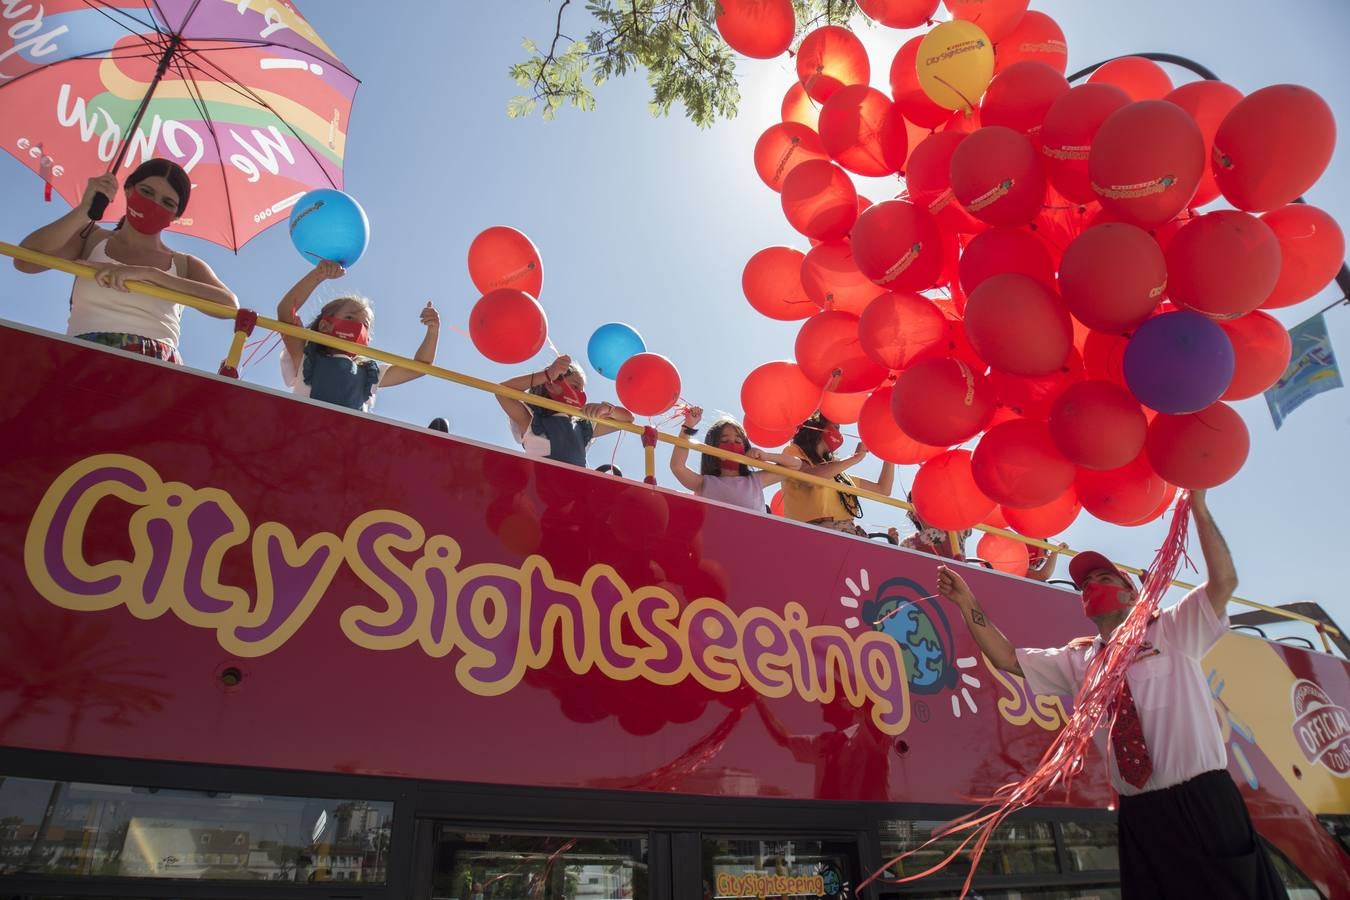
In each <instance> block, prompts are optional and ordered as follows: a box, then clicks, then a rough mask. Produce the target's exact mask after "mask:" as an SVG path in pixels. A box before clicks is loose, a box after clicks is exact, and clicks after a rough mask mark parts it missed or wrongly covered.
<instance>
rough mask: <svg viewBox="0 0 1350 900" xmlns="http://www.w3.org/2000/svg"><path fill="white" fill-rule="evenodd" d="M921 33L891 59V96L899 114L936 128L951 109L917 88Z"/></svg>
mask: <svg viewBox="0 0 1350 900" xmlns="http://www.w3.org/2000/svg"><path fill="white" fill-rule="evenodd" d="M922 40H923V35H921V34H920V35H916V36H914V37H912V38H910V39H909V40H907V41H905V43H904V44H902V45H901V46H900V49H899V50H898V51H896V54H895V58H894V59H893V60H892V61H891V99H892V100H894V101H895V108H896V109H898V110H900V115H902V116H904V117H905V118H906V119H908V120H909V121H910V122H913V123H914V124H915V125H918V126H920V127H921V128H936V127H938V126H939V125H941V124H942V123H943V122H945V121H947V120H948V119H949V118H951V115H952V111H951V110H950V109H947V108H945V107H942V106H938V105H937V104H936V103H934V102H933V101H932V100H931V99H930V98H929V96H928V95H927V94H925V93H924V92H923V88H921V87H919V72H918V62H919V43H920V42H921V41H922Z"/></svg>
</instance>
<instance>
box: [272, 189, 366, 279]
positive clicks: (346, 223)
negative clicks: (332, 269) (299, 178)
mask: <svg viewBox="0 0 1350 900" xmlns="http://www.w3.org/2000/svg"><path fill="white" fill-rule="evenodd" d="M290 226H291V243H293V244H295V249H297V250H299V251H300V255H301V256H303V257H304V258H305V259H307V260H309V261H310V262H311V263H318V262H319V261H321V260H325V259H330V260H332V261H333V262H336V263H340V264H342V266H343V267H345V268H350V267H351V266H353V265H355V264H356V261H357V260H358V259H360V258H361V254H363V253H365V252H366V245H367V244H369V243H370V220H369V219H367V218H366V211H365V210H364V209H362V208H361V204H359V203H357V202H356V200H354V199H353V198H352V196H351V195H350V194H344V193H343V192H342V191H335V190H333V189H331V188H320V189H319V190H317V191H310V192H309V193H308V194H305V196H303V197H301V198H300V199H299V201H297V202H296V204H295V206H294V207H292V209H291V222H290Z"/></svg>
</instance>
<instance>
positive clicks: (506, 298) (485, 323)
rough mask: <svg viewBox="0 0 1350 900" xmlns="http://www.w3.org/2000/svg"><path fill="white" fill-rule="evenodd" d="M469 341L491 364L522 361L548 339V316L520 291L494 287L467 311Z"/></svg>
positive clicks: (528, 296) (531, 298) (537, 302)
mask: <svg viewBox="0 0 1350 900" xmlns="http://www.w3.org/2000/svg"><path fill="white" fill-rule="evenodd" d="M469 339H470V340H472V341H473V345H474V346H475V347H477V348H478V352H479V353H481V354H483V355H484V356H486V357H487V358H488V359H490V360H492V361H493V362H499V363H519V362H524V361H525V360H527V359H529V358H530V357H531V356H534V355H535V354H536V353H538V352H539V348H541V347H543V346H544V341H546V340H547V339H548V317H547V316H545V315H544V308H543V307H542V306H540V305H539V301H538V300H535V299H534V298H533V297H531V296H530V295H529V294H527V293H525V292H524V291H518V290H516V289H515V288H498V289H497V290H495V291H491V292H489V293H487V294H484V295H483V296H482V297H480V298H479V299H478V302H477V303H475V304H474V305H473V309H472V310H471V311H470V312H469Z"/></svg>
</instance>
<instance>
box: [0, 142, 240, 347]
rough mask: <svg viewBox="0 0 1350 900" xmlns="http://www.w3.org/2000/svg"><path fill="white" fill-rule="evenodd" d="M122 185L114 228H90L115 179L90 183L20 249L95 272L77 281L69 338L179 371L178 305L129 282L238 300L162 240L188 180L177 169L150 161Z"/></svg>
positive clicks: (227, 303)
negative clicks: (97, 201) (122, 204)
mask: <svg viewBox="0 0 1350 900" xmlns="http://www.w3.org/2000/svg"><path fill="white" fill-rule="evenodd" d="M122 187H123V190H124V191H125V195H126V203H127V214H126V216H124V217H123V219H122V220H121V221H120V222H118V223H117V226H116V227H115V228H113V229H111V230H109V229H106V228H98V227H92V225H91V222H90V215H89V207H90V205H91V204H92V203H93V202H94V198H95V197H97V196H98V195H99V194H103V195H104V196H108V197H111V196H114V195H115V194H116V192H117V178H116V176H113V175H99V176H97V177H95V178H91V179H89V184H88V186H87V187H86V188H85V191H84V197H83V198H82V199H81V200H80V203H79V204H78V205H77V206H76V207H75V208H74V209H72V210H71V211H70V212H68V213H66V214H65V215H64V216H62V217H61V218H59V219H57V220H56V221H55V222H52V223H51V224H50V225H46V226H43V227H42V228H39V229H38V230H37V231H34V232H33V233H32V234H30V235H28V237H26V238H24V239H23V242H22V245H23V246H24V247H27V248H29V249H31V250H38V251H41V252H42V253H49V254H51V255H52V256H59V257H61V258H62V259H69V260H79V261H83V262H88V263H91V264H92V265H93V266H94V267H95V268H96V269H97V272H96V273H95V275H94V277H93V278H77V279H75V287H74V290H72V291H71V295H70V321H69V324H67V326H66V333H67V334H69V335H73V336H75V337H78V338H81V339H82V340H87V341H93V342H94V343H97V344H103V345H105V346H108V347H116V348H118V349H121V350H126V351H128V352H130V353H139V354H140V355H142V356H151V357H154V358H155V359H162V360H164V361H166V362H172V363H178V364H180V365H181V364H182V359H181V357H180V356H179V355H178V334H179V327H180V323H181V320H182V317H183V307H182V306H180V305H178V304H174V303H167V302H165V301H163V300H156V299H155V298H153V297H147V296H146V295H144V294H137V293H132V292H131V291H129V290H128V289H127V282H129V281H144V282H148V283H150V284H155V285H159V286H160V287H163V288H168V289H169V290H174V291H179V292H181V293H184V294H191V295H193V296H195V297H200V298H202V299H203V300H207V301H210V302H212V303H219V304H220V305H221V306H223V307H226V308H227V309H231V310H234V309H238V308H239V300H238V298H236V297H235V295H234V292H233V291H231V290H230V289H229V288H227V287H226V286H225V285H224V284H223V283H222V282H221V280H220V279H219V278H217V277H216V273H215V272H212V271H211V267H210V266H208V265H207V264H206V263H204V262H202V261H201V260H200V259H198V258H197V257H195V256H190V255H188V254H186V253H175V252H174V251H173V250H171V249H169V248H168V247H167V246H165V244H164V242H163V241H162V240H160V232H162V231H163V230H164V229H165V228H167V227H169V224H170V223H171V222H172V221H173V220H174V219H176V218H178V217H179V216H181V215H182V214H183V213H184V212H185V211H186V210H187V205H188V195H189V194H190V193H191V191H192V182H191V180H190V179H189V178H188V176H187V173H186V172H184V171H183V169H182V167H180V166H179V165H177V164H176V163H173V162H170V161H169V160H167V159H151V160H148V161H147V162H145V163H142V164H141V165H140V166H139V167H137V168H136V170H135V171H134V172H132V173H131V174H130V175H129V176H127V179H126V181H125V182H124V183H123V185H122ZM128 226H129V227H128ZM14 267H15V268H16V269H18V270H19V271H20V272H29V273H35V272H43V271H46V268H45V267H44V266H40V265H36V264H34V263H28V262H23V261H21V260H17V259H16V260H15V261H14Z"/></svg>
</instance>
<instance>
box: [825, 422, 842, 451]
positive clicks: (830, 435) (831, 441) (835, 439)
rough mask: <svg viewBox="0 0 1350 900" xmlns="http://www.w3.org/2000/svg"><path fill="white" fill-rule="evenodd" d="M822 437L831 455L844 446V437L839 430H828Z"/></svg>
mask: <svg viewBox="0 0 1350 900" xmlns="http://www.w3.org/2000/svg"><path fill="white" fill-rule="evenodd" d="M820 436H821V438H822V439H823V440H824V441H825V449H826V450H828V451H830V452H831V453H833V452H834V451H836V450H838V449H839V448H840V447H842V446H844V436H843V434H841V433H840V432H839V429H838V428H826V429H825V430H824V431H822V432H821V433H820Z"/></svg>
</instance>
